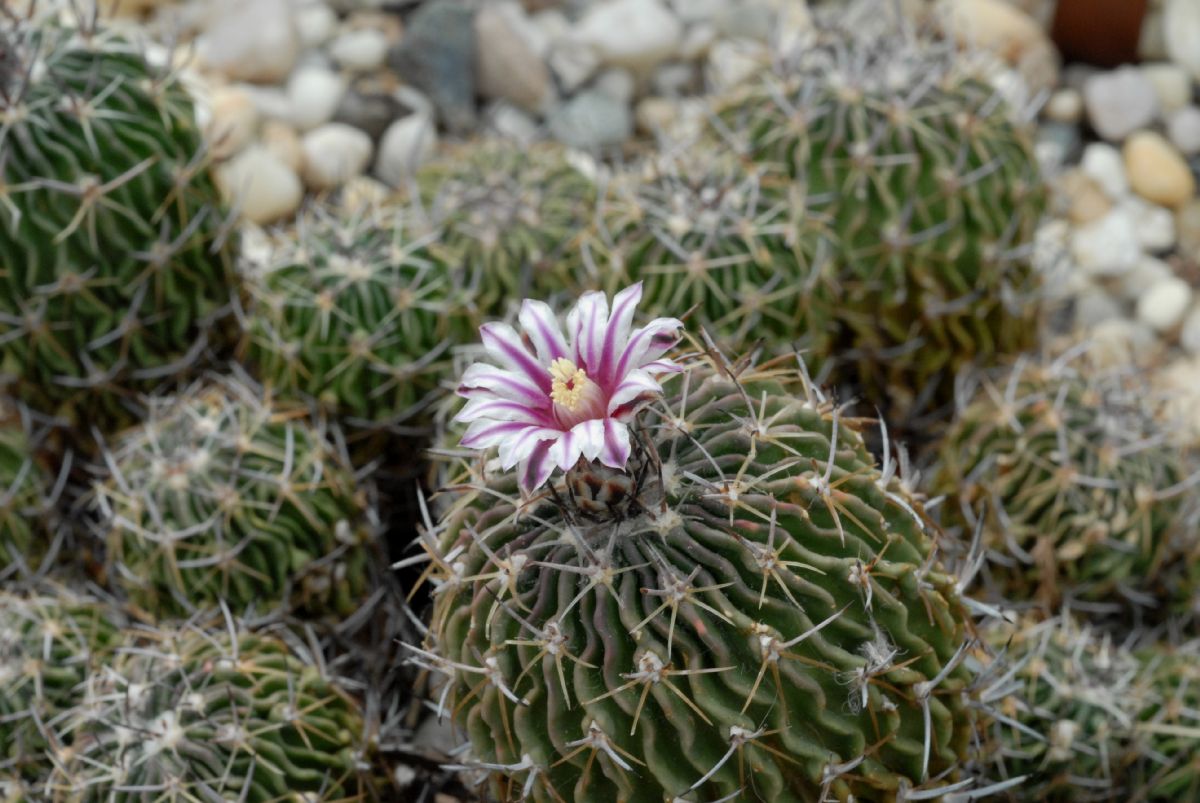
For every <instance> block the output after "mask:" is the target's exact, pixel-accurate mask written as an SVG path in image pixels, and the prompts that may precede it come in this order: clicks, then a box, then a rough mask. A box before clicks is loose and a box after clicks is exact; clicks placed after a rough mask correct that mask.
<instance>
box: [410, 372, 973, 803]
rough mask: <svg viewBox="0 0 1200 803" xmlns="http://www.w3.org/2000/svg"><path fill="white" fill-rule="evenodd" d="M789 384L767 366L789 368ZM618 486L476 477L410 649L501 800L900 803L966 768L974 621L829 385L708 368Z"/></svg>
mask: <svg viewBox="0 0 1200 803" xmlns="http://www.w3.org/2000/svg"><path fill="white" fill-rule="evenodd" d="M783 373H784V372H776V374H783ZM672 381H676V382H680V383H681V384H680V385H677V386H676V387H675V390H674V391H672V393H673V394H674V396H673V398H672V399H671V400H670V401H668V402H666V403H664V404H663V405H662V406H661V407H656V408H655V409H654V410H653V411H650V412H645V413H644V414H643V416H642V418H641V419H640V424H639V434H638V435H637V444H638V445H637V448H636V450H635V456H634V457H633V458H632V460H631V463H630V467H629V469H628V471H627V472H618V471H612V470H606V469H600V468H596V467H595V466H593V465H590V464H586V463H581V464H580V465H579V466H578V467H577V468H576V469H575V470H573V471H572V472H569V473H568V475H567V477H566V479H565V481H563V482H560V484H558V485H556V486H554V490H553V491H552V492H549V493H550V497H549V498H546V495H545V494H543V498H541V499H540V500H534V501H532V502H529V503H528V504H527V505H525V504H522V503H521V502H520V500H519V499H518V498H517V496H516V479H515V477H513V476H511V475H499V476H492V477H480V476H478V475H476V474H474V473H473V474H472V475H471V476H470V477H469V478H467V479H466V480H465V481H464V483H463V484H461V485H458V486H456V487H458V488H459V490H460V491H461V493H459V494H458V495H457V496H456V497H455V499H454V501H453V503H452V504H451V505H450V507H449V508H448V511H447V513H446V515H445V516H444V517H443V518H442V521H441V524H440V531H439V533H438V534H437V537H436V539H435V540H434V541H433V542H431V543H427V544H426V547H427V549H428V550H429V552H430V556H431V561H432V564H431V568H430V570H429V576H431V577H432V578H434V581H435V582H436V584H437V587H436V590H435V592H434V593H435V607H434V612H433V620H432V626H431V629H430V634H429V638H428V640H427V642H426V644H425V645H424V646H423V647H421V648H413V650H414V653H415V656H416V657H415V660H417V661H418V662H419V663H422V664H424V665H426V666H427V667H429V668H431V669H434V670H437V671H439V672H442V673H444V674H445V675H446V676H447V681H446V685H445V688H444V691H443V694H442V706H443V708H444V710H446V711H449V712H451V713H452V714H453V715H454V718H455V720H456V721H458V722H459V723H460V724H461V725H462V726H463V727H464V728H465V730H466V732H467V734H468V735H469V737H470V742H471V755H472V756H473V757H474V759H475V762H476V763H472V764H471V766H478V767H483V768H487V769H490V770H493V771H495V774H496V775H497V777H498V778H500V780H499V781H498V782H497V789H498V793H499V795H500V797H501V799H506V800H508V799H511V800H515V799H530V800H538V801H545V800H575V801H611V800H618V799H619V800H626V801H655V802H656V803H657V801H661V800H663V799H681V800H696V801H699V800H710V801H711V800H715V799H721V800H733V799H737V800H770V801H808V800H818V799H836V800H843V801H846V800H850V799H851V798H852V797H853V798H854V799H857V800H894V799H898V798H899V797H902V796H903V795H904V794H906V793H908V792H910V791H912V790H914V789H926V788H929V787H937V786H939V785H943V784H946V783H949V782H950V781H951V780H953V778H954V775H955V773H956V771H957V767H958V766H959V764H960V762H962V761H964V760H965V758H966V755H967V750H968V740H969V739H970V737H971V734H972V732H973V729H974V727H975V725H974V720H975V714H974V709H973V708H972V707H971V705H970V702H969V700H968V693H967V689H968V685H969V680H970V678H969V677H968V672H967V670H966V669H965V668H964V666H963V665H962V664H961V663H960V661H961V659H962V657H963V651H964V649H965V647H966V645H967V643H968V639H969V637H970V636H969V633H970V624H969V622H968V619H967V615H966V613H965V609H964V607H963V605H962V601H961V599H960V598H959V597H958V595H957V591H956V588H955V579H954V578H953V577H952V576H949V575H947V574H945V573H944V572H943V570H942V569H941V568H940V566H939V563H938V561H937V543H936V541H937V534H936V531H933V530H930V529H927V528H930V527H931V525H929V524H927V522H926V521H925V517H924V515H923V514H922V513H921V507H920V503H919V502H918V501H917V500H916V499H914V498H912V497H910V496H909V495H908V494H907V493H906V492H905V491H904V490H903V489H902V488H901V487H900V483H899V481H898V479H897V478H895V477H894V476H893V472H894V469H895V467H894V466H890V467H886V468H885V470H884V471H883V472H880V471H879V470H878V469H877V468H875V467H874V466H873V464H872V460H871V458H870V456H869V455H868V453H867V451H866V449H865V447H864V445H863V441H862V438H861V436H860V435H859V433H858V432H857V431H856V428H855V424H854V422H853V421H851V420H848V419H845V418H843V417H841V414H840V412H839V410H838V409H834V408H833V407H832V405H830V404H828V403H827V402H825V401H824V399H823V398H821V397H820V396H819V394H818V392H817V391H815V390H813V389H812V388H811V387H808V386H807V385H801V383H799V382H791V383H790V384H789V382H790V380H789V379H787V378H785V377H783V376H780V375H775V374H772V373H771V372H764V373H762V374H755V375H753V376H745V377H743V378H741V379H739V380H738V381H731V380H729V379H727V378H724V377H723V376H722V375H721V374H719V373H714V372H713V371H711V370H710V369H708V368H706V367H704V366H702V365H699V364H697V365H694V366H692V367H690V368H688V369H687V370H686V371H685V374H684V376H683V377H682V379H677V380H672Z"/></svg>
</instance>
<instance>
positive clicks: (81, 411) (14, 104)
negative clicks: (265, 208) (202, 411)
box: [0, 25, 232, 426]
mask: <svg viewBox="0 0 1200 803" xmlns="http://www.w3.org/2000/svg"><path fill="white" fill-rule="evenodd" d="M10 45H11V47H12V50H11V51H10V53H9V54H8V55H10V56H12V57H14V58H16V59H17V60H18V62H19V63H20V70H19V71H17V72H15V73H13V74H11V75H10V77H9V80H8V82H7V85H6V86H4V87H0V88H2V89H3V92H0V121H3V125H0V266H3V267H0V347H2V352H0V372H3V373H5V374H8V375H10V376H11V377H14V378H15V388H16V392H17V393H18V395H20V396H21V397H23V398H24V399H26V400H28V401H29V402H30V403H31V404H32V405H33V406H35V407H38V408H39V409H43V410H46V411H49V412H53V413H55V414H59V415H62V416H64V417H66V418H67V419H69V420H72V421H75V422H83V421H87V422H89V423H101V424H103V425H105V426H112V425H115V422H120V421H122V420H124V419H125V418H127V416H124V415H123V414H118V413H119V411H120V409H121V407H120V404H119V402H120V400H121V399H122V398H126V397H133V396H135V395H136V394H137V393H139V392H145V391H147V390H149V389H152V388H153V387H154V386H155V385H157V384H159V383H161V382H163V381H164V380H166V379H170V378H172V377H174V376H175V375H177V374H179V373H181V372H183V371H185V370H186V369H187V368H188V367H190V366H191V365H193V364H195V363H196V362H197V360H198V358H199V357H200V353H201V351H202V350H203V347H204V345H205V344H206V342H208V341H210V340H211V339H212V337H210V335H214V334H215V331H216V330H214V329H213V324H214V319H215V318H217V317H219V315H220V314H221V312H222V311H223V310H226V309H228V307H229V302H230V295H231V285H232V283H231V271H230V259H229V256H228V250H227V246H226V245H225V243H224V236H223V215H224V213H223V211H222V207H221V205H220V203H219V196H218V193H217V189H216V186H215V184H214V183H213V180H212V177H211V175H210V173H209V172H208V164H207V161H206V158H205V154H204V150H203V147H202V142H201V137H200V132H199V129H198V128H197V126H196V123H195V120H194V116H193V109H192V102H191V100H190V99H189V97H188V95H187V93H186V92H185V90H184V88H183V87H182V86H181V84H180V83H179V81H178V79H177V78H176V76H175V75H173V74H171V73H169V72H165V71H162V70H159V69H157V68H155V67H152V66H151V65H149V64H148V63H147V61H146V58H145V57H144V55H143V54H142V53H141V52H140V51H139V49H138V48H136V47H135V46H133V45H131V44H129V43H128V42H125V41H123V40H122V39H120V38H119V37H118V36H116V35H114V34H110V33H108V32H96V31H91V30H85V29H69V28H60V27H55V26H53V25H44V26H41V27H25V26H24V25H22V26H21V27H20V28H19V29H18V30H17V31H15V32H12V33H10ZM112 416H116V417H115V418H112Z"/></svg>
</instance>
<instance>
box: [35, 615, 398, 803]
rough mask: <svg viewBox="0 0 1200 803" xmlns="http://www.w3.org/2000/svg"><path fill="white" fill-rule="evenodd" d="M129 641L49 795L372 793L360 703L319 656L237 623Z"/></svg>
mask: <svg viewBox="0 0 1200 803" xmlns="http://www.w3.org/2000/svg"><path fill="white" fill-rule="evenodd" d="M129 640H130V642H131V643H130V644H129V646H128V649H127V650H125V651H122V653H121V654H120V655H119V656H118V659H117V660H116V662H115V663H114V665H113V666H110V667H107V668H105V669H104V670H103V671H98V672H95V673H93V674H92V675H91V676H89V678H88V679H87V682H86V685H85V687H84V688H85V689H86V693H85V698H84V700H83V701H82V702H81V703H80V705H79V706H78V708H77V709H76V711H75V717H74V718H73V720H72V722H70V723H69V729H70V730H69V736H70V738H72V739H73V745H72V748H71V750H69V751H68V754H67V756H66V758H65V759H64V760H62V761H60V762H58V764H57V766H56V767H55V770H54V772H53V773H52V774H51V776H50V777H49V779H48V780H47V781H46V783H45V787H44V788H45V789H46V790H47V791H48V792H49V794H48V795H47V797H48V798H49V799H50V800H64V801H68V800H69V801H80V802H81V803H91V801H119V802H120V803H134V802H135V801H162V802H163V803H177V802H178V803H183V801H192V800H244V801H254V802H255V803H266V802H267V801H272V800H330V801H332V800H337V801H347V802H349V801H359V800H369V799H371V798H370V797H369V796H370V794H371V792H372V790H373V788H374V784H373V782H372V779H371V775H370V773H369V770H368V767H369V762H368V761H367V759H368V758H369V751H370V746H369V745H368V744H366V743H365V742H364V727H363V715H362V712H361V711H360V710H359V707H358V705H357V703H355V701H354V700H353V699H352V698H351V697H350V696H349V695H348V694H347V693H346V692H345V691H343V690H342V689H341V688H339V687H338V685H337V684H336V683H335V681H334V680H333V679H332V678H330V677H328V676H327V675H326V674H325V673H324V672H323V670H322V669H321V668H320V666H319V665H318V664H316V663H314V662H313V661H312V659H311V657H306V656H304V655H300V654H297V653H295V652H294V651H293V650H292V649H291V648H289V647H288V646H287V645H286V644H285V643H284V642H282V641H279V640H277V639H275V638H273V637H271V636H269V635H261V634H251V633H249V632H247V631H240V630H239V631H235V630H233V629H232V628H230V630H229V631H228V632H226V631H217V632H204V631H201V630H198V629H196V630H193V629H192V628H190V627H185V628H184V629H182V630H180V631H163V632H161V633H153V634H146V633H143V634H141V635H140V636H138V635H136V634H135V635H134V636H131V637H130V639H129ZM140 642H146V643H140Z"/></svg>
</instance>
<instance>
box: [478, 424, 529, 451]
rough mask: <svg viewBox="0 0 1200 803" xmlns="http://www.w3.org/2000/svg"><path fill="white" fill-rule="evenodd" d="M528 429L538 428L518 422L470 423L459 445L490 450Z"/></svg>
mask: <svg viewBox="0 0 1200 803" xmlns="http://www.w3.org/2000/svg"><path fill="white" fill-rule="evenodd" d="M528 429H538V427H534V426H530V425H529V424H525V423H522V422H520V421H472V422H471V426H469V427H467V431H466V433H464V434H463V436H462V440H461V441H459V443H460V444H461V445H462V446H464V447H466V448H468V449H490V448H491V447H493V446H495V445H496V444H498V443H504V442H505V441H508V440H512V439H514V438H515V436H517V435H520V434H521V433H522V432H524V431H525V430H528Z"/></svg>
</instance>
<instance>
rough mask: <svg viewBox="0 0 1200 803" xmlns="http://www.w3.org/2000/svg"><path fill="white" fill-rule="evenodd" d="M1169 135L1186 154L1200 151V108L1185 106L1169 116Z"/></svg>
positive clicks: (1173, 143)
mask: <svg viewBox="0 0 1200 803" xmlns="http://www.w3.org/2000/svg"><path fill="white" fill-rule="evenodd" d="M1167 136H1168V137H1170V138H1171V144H1172V145H1174V146H1175V147H1176V148H1179V152H1180V153H1182V154H1183V155H1184V156H1195V155H1196V154H1198V153H1200V108H1196V107H1195V106H1185V107H1183V108H1182V109H1179V110H1178V111H1176V112H1175V113H1174V114H1172V115H1171V116H1170V117H1168V118H1167Z"/></svg>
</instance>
